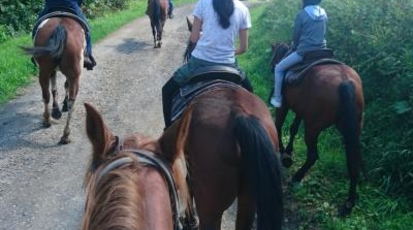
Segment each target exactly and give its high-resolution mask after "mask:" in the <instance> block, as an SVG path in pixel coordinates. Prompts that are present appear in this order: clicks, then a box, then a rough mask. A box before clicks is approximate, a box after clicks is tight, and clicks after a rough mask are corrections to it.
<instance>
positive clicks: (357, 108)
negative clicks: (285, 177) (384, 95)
mask: <svg viewBox="0 0 413 230" xmlns="http://www.w3.org/2000/svg"><path fill="white" fill-rule="evenodd" d="M272 50H273V58H272V60H271V65H272V69H274V67H275V65H276V64H277V63H278V62H280V61H281V59H282V58H283V57H284V56H285V55H286V53H287V52H288V50H289V47H288V45H286V44H283V43H281V44H276V45H273V46H272ZM271 95H272V94H271ZM289 109H291V110H292V111H294V113H295V118H294V121H293V123H292V125H291V127H290V139H289V142H288V145H287V148H284V146H283V143H282V138H281V130H282V129H281V128H282V125H283V123H284V121H285V118H286V116H287V113H288V110H289ZM363 110H364V96H363V89H362V83H361V80H360V77H359V75H358V74H357V73H356V71H354V70H353V69H352V68H350V67H349V66H347V65H344V64H320V65H316V66H314V67H312V68H311V69H310V70H309V71H308V72H306V73H305V75H304V76H303V79H302V80H301V82H300V83H299V84H295V85H293V84H285V86H284V88H283V102H282V106H281V108H279V109H277V111H276V127H277V131H278V134H279V137H280V152H281V154H282V162H283V164H284V166H286V167H290V166H291V164H292V159H291V156H292V152H293V141H294V137H295V135H296V134H297V131H298V127H299V124H300V122H301V121H302V120H303V121H304V128H305V134H304V138H305V143H306V145H307V160H306V162H305V163H304V165H303V166H302V167H301V168H300V169H299V170H298V171H297V172H296V173H295V175H294V176H293V178H292V182H293V183H294V182H299V181H301V179H303V177H304V175H305V174H306V173H307V171H308V170H309V169H310V168H311V166H312V165H313V164H314V163H315V162H316V160H317V159H318V151H317V139H318V136H319V134H320V132H321V131H323V130H324V129H326V128H328V127H330V126H332V125H335V126H336V128H337V129H338V131H339V132H340V133H341V134H342V136H343V140H344V145H345V152H346V157H347V168H348V173H349V176H350V188H349V195H348V198H347V201H346V203H345V204H344V205H343V207H342V208H341V209H340V211H339V214H340V215H348V214H350V213H351V210H352V208H353V206H354V205H355V200H356V184H357V179H358V176H359V172H360V169H361V167H362V157H361V152H360V133H361V129H362V125H363Z"/></svg>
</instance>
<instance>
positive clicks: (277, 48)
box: [270, 42, 290, 71]
mask: <svg viewBox="0 0 413 230" xmlns="http://www.w3.org/2000/svg"><path fill="white" fill-rule="evenodd" d="M271 47H272V50H271V51H272V57H271V61H270V67H271V71H274V67H275V65H276V64H277V63H278V62H280V61H281V59H283V58H284V57H285V56H286V54H287V52H288V51H289V49H290V46H288V45H287V44H286V43H283V42H280V43H275V44H273V45H272V46H271Z"/></svg>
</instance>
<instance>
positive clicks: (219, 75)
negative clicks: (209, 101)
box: [171, 66, 245, 122]
mask: <svg viewBox="0 0 413 230" xmlns="http://www.w3.org/2000/svg"><path fill="white" fill-rule="evenodd" d="M244 79H245V75H243V74H242V73H241V72H240V71H239V70H237V69H234V68H231V67H227V66H208V67H202V68H199V69H198V70H197V71H196V72H195V73H194V74H193V75H192V77H191V80H190V81H189V82H188V83H187V84H185V85H184V86H181V87H180V88H179V90H178V91H177V92H176V93H175V94H174V96H173V99H172V113H171V118H172V119H171V120H172V122H173V121H175V120H177V119H178V118H179V117H180V116H181V115H182V113H183V111H184V110H185V109H186V108H187V107H188V105H189V104H190V103H191V101H192V100H194V99H195V98H196V97H197V96H199V95H201V94H203V93H206V92H208V91H211V90H214V89H217V88H229V89H236V88H238V87H240V86H239V85H240V84H241V82H242V81H243V80H244Z"/></svg>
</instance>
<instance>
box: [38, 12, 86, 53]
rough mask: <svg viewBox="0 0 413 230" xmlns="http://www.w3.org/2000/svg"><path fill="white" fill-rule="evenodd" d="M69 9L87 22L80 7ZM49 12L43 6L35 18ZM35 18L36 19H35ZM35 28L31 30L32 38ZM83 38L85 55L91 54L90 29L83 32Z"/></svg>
mask: <svg viewBox="0 0 413 230" xmlns="http://www.w3.org/2000/svg"><path fill="white" fill-rule="evenodd" d="M71 10H73V11H74V13H76V15H77V16H79V18H81V19H82V20H83V21H85V22H86V23H87V20H86V17H85V15H84V14H83V12H82V10H81V9H80V7H77V8H76V9H73V8H71ZM48 13H50V8H48V7H45V8H44V9H43V10H42V11H40V13H39V14H38V15H37V20H39V19H40V18H41V17H43V16H44V15H46V14H48ZM37 20H36V21H37ZM36 30H37V28H33V31H32V38H34V35H35V34H36ZM85 38H86V55H87V56H89V55H92V39H91V37H90V31H86V33H85Z"/></svg>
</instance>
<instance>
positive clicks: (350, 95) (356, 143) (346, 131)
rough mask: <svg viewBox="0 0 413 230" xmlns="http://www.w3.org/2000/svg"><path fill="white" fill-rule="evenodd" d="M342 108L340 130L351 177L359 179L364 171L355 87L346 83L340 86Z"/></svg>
mask: <svg viewBox="0 0 413 230" xmlns="http://www.w3.org/2000/svg"><path fill="white" fill-rule="evenodd" d="M339 94H340V108H339V116H338V117H339V123H338V130H339V131H340V132H341V133H342V135H343V139H344V146H345V151H346V157H347V168H348V169H349V172H350V174H353V175H350V176H354V177H358V175H359V172H360V170H361V169H363V161H362V157H361V151H360V131H361V130H360V128H361V127H360V124H359V121H358V118H357V112H356V95H355V86H354V84H353V83H352V82H351V81H344V82H343V83H341V85H340V86H339Z"/></svg>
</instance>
